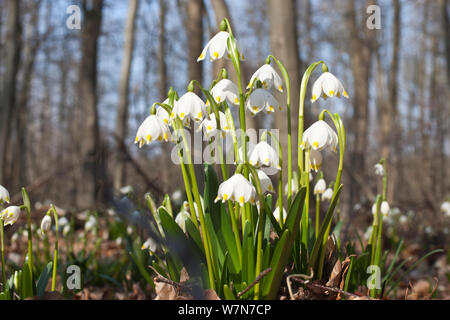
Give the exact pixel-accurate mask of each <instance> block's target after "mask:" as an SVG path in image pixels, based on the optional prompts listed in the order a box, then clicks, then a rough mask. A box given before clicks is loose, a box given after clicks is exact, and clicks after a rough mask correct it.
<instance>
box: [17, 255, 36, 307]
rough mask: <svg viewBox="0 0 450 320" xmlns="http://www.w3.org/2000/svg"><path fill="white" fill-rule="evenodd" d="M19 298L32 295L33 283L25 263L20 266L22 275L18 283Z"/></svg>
mask: <svg viewBox="0 0 450 320" xmlns="http://www.w3.org/2000/svg"><path fill="white" fill-rule="evenodd" d="M19 295H20V298H21V299H26V298H29V297H32V296H33V283H32V280H31V273H30V268H29V267H28V264H27V263H24V265H23V267H22V276H21V284H20V293H19Z"/></svg>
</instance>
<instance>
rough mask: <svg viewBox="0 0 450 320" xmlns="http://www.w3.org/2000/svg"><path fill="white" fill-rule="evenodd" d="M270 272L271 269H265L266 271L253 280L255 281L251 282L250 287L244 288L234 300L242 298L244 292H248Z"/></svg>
mask: <svg viewBox="0 0 450 320" xmlns="http://www.w3.org/2000/svg"><path fill="white" fill-rule="evenodd" d="M270 271H272V268H267V269H266V270H264V271H262V272H261V273H260V274H259V275H258V276H257V277H256V279H255V281H253V282H252V283H250V285H249V286H248V287H247V288H245V289H244V290H242V291H241V292H239V293H238V294H237V295H236V298H240V297H242V296H243V295H244V294H245V293H246V292H248V291H249V290H250V289H251V288H253V287H254V286H255V285H256V284H257V283H258V282H259V281H261V279H262V278H264V277H265V276H266V275H267V274H268V273H269V272H270Z"/></svg>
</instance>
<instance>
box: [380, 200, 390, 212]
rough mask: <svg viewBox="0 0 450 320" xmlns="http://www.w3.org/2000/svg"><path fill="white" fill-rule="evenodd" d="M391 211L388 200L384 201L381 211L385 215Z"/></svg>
mask: <svg viewBox="0 0 450 320" xmlns="http://www.w3.org/2000/svg"><path fill="white" fill-rule="evenodd" d="M390 211H391V209H390V207H389V203H388V202H387V201H383V202H382V203H381V206H380V212H381V214H382V215H383V216H387V215H389V212H390Z"/></svg>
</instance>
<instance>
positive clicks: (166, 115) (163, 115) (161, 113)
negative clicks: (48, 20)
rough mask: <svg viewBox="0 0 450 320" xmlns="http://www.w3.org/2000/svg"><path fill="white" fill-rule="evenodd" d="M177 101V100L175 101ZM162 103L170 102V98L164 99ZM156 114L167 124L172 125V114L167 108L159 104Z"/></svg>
mask: <svg viewBox="0 0 450 320" xmlns="http://www.w3.org/2000/svg"><path fill="white" fill-rule="evenodd" d="M174 102H175V101H174ZM162 104H167V105H168V104H169V98H167V99H166V100H164V101H163V103H162ZM156 116H157V117H158V118H159V119H160V120H161V121H162V122H164V123H165V124H167V125H168V126H170V125H171V123H170V115H169V112H167V110H166V109H164V108H163V107H161V106H159V107H158V109H156Z"/></svg>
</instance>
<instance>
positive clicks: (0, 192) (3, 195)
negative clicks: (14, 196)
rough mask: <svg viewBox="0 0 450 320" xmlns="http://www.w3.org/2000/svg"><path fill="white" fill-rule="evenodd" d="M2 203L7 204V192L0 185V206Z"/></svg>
mask: <svg viewBox="0 0 450 320" xmlns="http://www.w3.org/2000/svg"><path fill="white" fill-rule="evenodd" d="M3 202H6V203H9V192H8V190H6V188H5V187H3V186H2V185H0V204H2V203H3Z"/></svg>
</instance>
